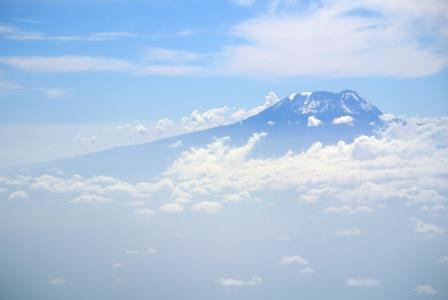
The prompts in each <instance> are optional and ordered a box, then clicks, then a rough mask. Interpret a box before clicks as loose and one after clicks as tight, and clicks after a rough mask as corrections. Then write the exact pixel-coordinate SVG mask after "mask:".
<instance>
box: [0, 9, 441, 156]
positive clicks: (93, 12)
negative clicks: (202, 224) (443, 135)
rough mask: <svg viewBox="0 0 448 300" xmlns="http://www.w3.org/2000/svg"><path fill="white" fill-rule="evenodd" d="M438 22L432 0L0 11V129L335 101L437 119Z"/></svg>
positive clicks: (174, 117)
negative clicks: (274, 101) (333, 97)
mask: <svg viewBox="0 0 448 300" xmlns="http://www.w3.org/2000/svg"><path fill="white" fill-rule="evenodd" d="M446 11H447V5H446V3H444V1H439V0H432V1H430V2H428V3H426V2H425V3H424V4H423V3H419V2H417V1H411V2H409V1H394V3H389V1H381V0H375V1H373V0H372V1H370V0H369V1H363V2H359V3H357V4H353V3H351V2H350V1H345V0H338V1H336V0H328V1H295V0H288V1H250V0H234V1H232V0H225V1H224V0H223V1H174V0H173V1H158V0H156V1H119V0H114V1H101V0H95V1H50V0H48V1H34V0H32V1H2V4H1V5H0V43H1V45H2V46H1V48H0V101H1V107H2V109H1V110H0V124H3V125H1V126H14V125H17V126H22V127H21V128H23V126H31V127H30V129H29V130H33V129H32V128H35V127H36V126H43V124H44V125H45V126H47V125H48V124H54V126H59V128H64V126H66V125H67V126H72V124H80V126H84V125H85V124H95V125H92V126H97V125H98V124H103V123H107V124H109V123H114V124H115V123H117V124H118V123H126V122H131V121H139V122H150V123H151V122H152V123H154V122H157V121H158V120H160V119H163V118H168V119H170V120H180V119H181V118H182V117H185V116H189V115H190V114H191V112H192V111H193V110H196V109H197V110H199V111H206V110H209V109H213V108H218V107H223V106H227V107H230V108H233V107H240V108H246V109H250V108H251V107H254V106H256V105H260V104H262V103H263V102H264V100H263V97H264V96H265V95H266V94H267V93H268V92H271V91H274V92H275V93H276V94H277V95H278V96H279V97H280V98H281V97H285V96H287V95H289V94H290V93H292V92H297V91H306V90H330V91H339V90H343V89H354V90H357V91H358V92H359V93H360V94H361V95H363V96H364V97H366V98H368V99H371V100H372V101H373V102H374V103H375V104H376V105H377V106H378V107H380V108H381V109H382V110H383V111H385V112H391V113H394V114H397V115H402V116H415V115H418V116H443V115H446V114H447V111H448V105H447V101H446V98H447V95H448V84H447V82H448V70H447V68H446V66H447V64H448V62H447V61H448V60H447V55H446V52H447V48H448V47H447V36H448V34H447V32H446V28H447V26H446V24H447V18H446ZM68 124H70V125H68ZM81 124H83V125H81ZM4 128H5V127H4ZM8 128H10V127H8ZM61 130H62V129H61ZM78 133H79V132H78ZM78 133H76V132H71V131H70V132H66V133H65V134H66V135H71V136H70V139H73V138H74V137H75V136H76V135H77V134H78ZM91 135H92V136H93V135H95V136H98V133H97V132H93V131H92V133H91ZM155 138H156V137H152V139H155ZM148 140H149V139H146V140H142V141H141V142H144V141H148ZM60 142H61V140H60V139H59V138H55V141H54V143H56V144H57V143H60ZM54 143H53V144H54ZM123 143H124V142H121V143H115V144H113V143H110V144H108V146H114V145H119V144H123ZM49 146H50V145H48V143H46V144H45V145H43V144H39V147H40V148H42V149H43V148H47V147H49ZM104 147H106V146H103V148H104ZM13 148H14V147H13ZM91 150H97V148H94V149H91ZM13 152H14V151H13ZM61 155H62V156H64V155H67V153H65V154H64V155H63V154H61ZM46 158H48V157H46ZM46 158H45V159H46Z"/></svg>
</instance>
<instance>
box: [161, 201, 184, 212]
mask: <svg viewBox="0 0 448 300" xmlns="http://www.w3.org/2000/svg"><path fill="white" fill-rule="evenodd" d="M159 210H160V211H162V212H166V213H180V212H183V211H184V208H183V207H182V205H181V204H180V203H177V202H174V203H167V204H164V205H162V206H161V207H160V208H159Z"/></svg>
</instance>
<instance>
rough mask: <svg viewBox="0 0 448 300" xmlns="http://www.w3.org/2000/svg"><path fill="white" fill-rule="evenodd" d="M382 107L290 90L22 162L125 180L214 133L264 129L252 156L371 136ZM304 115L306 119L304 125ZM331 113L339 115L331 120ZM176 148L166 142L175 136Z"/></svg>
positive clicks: (237, 135) (156, 169)
mask: <svg viewBox="0 0 448 300" xmlns="http://www.w3.org/2000/svg"><path fill="white" fill-rule="evenodd" d="M381 114H382V112H381V111H380V110H379V109H378V108H377V107H376V106H374V105H373V104H371V103H370V101H368V100H366V99H364V98H362V97H361V96H360V95H359V94H358V93H356V92H355V91H352V90H344V91H341V92H339V93H332V92H326V91H318V92H302V93H294V94H291V95H289V96H288V97H284V98H282V99H280V100H278V101H277V102H275V103H272V105H270V106H268V107H267V108H265V109H264V110H262V111H261V112H259V113H257V114H255V115H253V116H250V117H248V118H246V119H244V120H241V121H239V122H235V123H232V124H228V125H222V126H217V127H213V128H209V129H204V130H200V131H195V132H191V133H187V134H182V135H177V136H172V137H168V138H164V139H160V140H156V141H153V142H150V143H145V144H139V145H127V146H121V147H115V148H111V149H107V150H102V151H99V152H94V153H89V154H85V155H82V156H78V157H73V158H65V159H60V160H55V161H49V162H42V163H37V164H33V165H28V166H25V168H26V169H28V170H30V171H31V172H32V173H37V174H42V173H46V172H48V170H53V171H54V170H58V171H63V172H65V173H72V174H83V175H84V174H85V175H111V176H117V177H124V178H127V179H132V178H141V177H148V176H149V177H150V176H155V175H156V174H159V173H160V172H162V171H163V170H165V169H166V167H167V166H169V164H170V163H171V162H172V161H173V160H174V159H176V157H178V156H179V155H180V154H181V153H182V152H183V151H185V150H187V149H189V148H191V147H203V146H205V145H207V144H209V143H211V142H212V141H213V139H214V138H220V137H224V136H228V137H230V140H229V141H228V143H229V145H231V146H233V147H236V146H241V145H242V144H244V143H246V142H247V140H248V139H249V138H250V136H251V135H252V134H253V133H255V132H266V133H267V137H266V138H264V139H263V140H262V141H261V142H260V143H259V145H257V147H256V148H255V149H254V151H253V153H252V154H253V155H255V156H269V155H282V154H284V153H286V152H287V151H289V150H293V151H303V150H305V149H306V148H307V147H309V146H310V145H311V144H312V143H314V142H317V141H319V142H322V143H323V144H330V143H335V142H337V141H339V140H343V141H346V142H349V141H351V140H353V139H354V138H355V137H356V136H359V135H363V134H364V135H371V134H373V133H374V128H377V127H378V126H381V124H382V121H381V119H380V118H379V116H380V115H381ZM310 118H312V121H313V122H314V123H312V124H311V125H312V126H310ZM337 118H345V119H343V120H342V121H341V122H339V123H335V120H337ZM179 140H181V141H182V146H181V147H176V148H174V147H170V145H171V144H173V143H174V142H176V141H179Z"/></svg>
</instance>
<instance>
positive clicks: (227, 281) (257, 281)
mask: <svg viewBox="0 0 448 300" xmlns="http://www.w3.org/2000/svg"><path fill="white" fill-rule="evenodd" d="M262 282H263V280H262V279H261V277H259V276H252V278H250V279H249V280H247V281H243V280H240V279H234V278H220V279H218V284H219V285H221V286H225V287H242V286H256V285H261V284H262Z"/></svg>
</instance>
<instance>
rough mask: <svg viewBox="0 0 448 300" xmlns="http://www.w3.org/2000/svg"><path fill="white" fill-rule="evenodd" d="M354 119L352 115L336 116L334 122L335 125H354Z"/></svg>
mask: <svg viewBox="0 0 448 300" xmlns="http://www.w3.org/2000/svg"><path fill="white" fill-rule="evenodd" d="M354 121H355V119H353V118H352V117H351V116H342V117H338V118H334V119H333V122H332V124H334V125H353V122H354Z"/></svg>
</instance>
